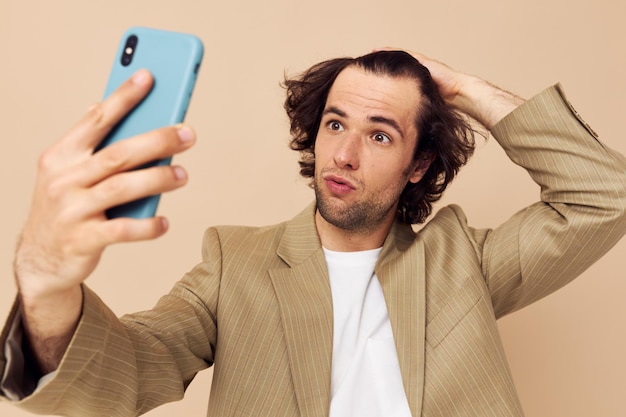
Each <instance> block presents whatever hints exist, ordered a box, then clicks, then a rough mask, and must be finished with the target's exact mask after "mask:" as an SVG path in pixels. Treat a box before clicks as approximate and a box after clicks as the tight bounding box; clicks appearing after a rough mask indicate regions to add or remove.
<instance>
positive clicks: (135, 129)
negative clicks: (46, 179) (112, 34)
mask: <svg viewBox="0 0 626 417" xmlns="http://www.w3.org/2000/svg"><path fill="white" fill-rule="evenodd" d="M202 55H203V45H202V42H201V41H200V39H198V38H197V37H196V36H194V35H190V34H185V33H178V32H169V31H164V30H158V29H150V28H143V27H133V28H130V29H128V30H127V31H126V32H125V33H124V35H123V37H122V40H121V42H120V44H119V46H118V49H117V53H116V55H115V61H114V63H113V68H112V70H111V74H110V76H109V80H108V82H107V86H106V89H105V93H104V97H105V98H106V97H108V96H109V95H110V94H111V93H112V92H113V91H115V90H116V89H117V88H118V87H119V86H120V85H121V84H122V83H123V82H124V81H125V80H126V79H128V78H129V77H131V75H132V74H133V73H135V72H136V71H137V70H138V69H140V68H145V69H147V70H148V71H150V72H151V73H152V76H153V77H154V84H153V87H152V90H151V91H150V93H149V94H148V96H147V97H146V98H145V99H144V100H143V101H142V102H141V103H140V104H139V105H138V106H137V107H136V108H134V109H133V110H132V111H131V112H130V113H129V114H128V115H127V116H126V117H125V118H124V119H123V120H122V121H121V122H120V123H118V124H117V125H116V126H115V128H114V129H113V130H112V131H111V132H110V133H109V135H107V137H106V138H105V139H104V140H103V141H102V142H101V143H100V145H99V146H98V147H97V148H96V150H95V152H98V151H99V150H100V149H102V148H104V147H105V146H108V145H110V144H112V143H115V142H117V141H119V140H122V139H125V138H128V137H131V136H135V135H138V134H140V133H143V132H147V131H150V130H154V129H157V128H160V127H163V126H168V125H174V124H177V123H180V122H182V121H183V120H184V117H185V113H186V112H187V107H188V105H189V99H190V98H191V93H192V91H193V88H194V86H195V81H196V77H197V74H198V70H199V68H200V63H201V61H202ZM170 162H171V158H165V159H160V160H157V161H154V162H151V163H149V164H146V165H143V166H141V167H139V168H138V169H141V168H147V167H150V166H156V165H168V164H170ZM159 198H160V195H153V196H149V197H145V198H142V199H139V200H135V201H131V202H128V203H125V204H122V205H119V206H116V207H112V208H110V209H108V210H107V211H106V214H107V217H109V218H116V217H132V218H145V217H152V216H154V215H155V213H156V209H157V205H158V202H159Z"/></svg>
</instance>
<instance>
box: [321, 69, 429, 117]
mask: <svg viewBox="0 0 626 417" xmlns="http://www.w3.org/2000/svg"><path fill="white" fill-rule="evenodd" d="M420 100H421V94H420V92H419V86H418V83H417V81H416V80H413V79H410V78H407V77H392V76H389V75H383V74H374V73H371V72H367V71H365V70H363V69H362V68H359V67H356V66H349V67H347V68H346V69H344V70H343V71H341V72H340V73H339V75H338V76H337V78H336V79H335V82H334V83H333V85H332V87H331V89H330V91H329V93H328V99H327V102H326V106H327V107H328V106H344V107H346V108H343V109H342V110H344V111H348V110H352V112H356V113H366V114H367V115H369V116H371V115H372V113H382V114H381V115H382V116H385V117H390V116H394V119H399V120H398V121H403V122H410V123H412V124H413V123H414V122H415V120H416V118H417V112H418V110H419V105H420ZM355 116H357V114H355Z"/></svg>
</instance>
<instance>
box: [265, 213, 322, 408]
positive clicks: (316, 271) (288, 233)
mask: <svg viewBox="0 0 626 417" xmlns="http://www.w3.org/2000/svg"><path fill="white" fill-rule="evenodd" d="M314 211H315V206H314V205H312V206H310V207H309V208H308V209H307V210H305V211H304V212H303V213H301V214H300V215H299V216H297V217H296V218H295V219H294V220H292V221H291V222H289V223H287V226H286V230H285V233H284V235H283V237H282V240H281V243H280V244H279V248H278V250H277V254H278V256H280V257H281V259H282V260H283V261H284V262H285V263H286V264H287V267H284V268H275V269H271V270H270V271H269V273H270V277H271V279H272V284H273V286H274V290H275V291H276V296H277V298H278V302H279V305H280V311H281V318H282V322H283V327H284V331H285V338H286V341H287V351H288V355H289V362H290V366H291V374H292V378H293V384H294V389H295V394H296V399H297V401H298V406H299V408H300V413H301V415H302V416H304V417H314V416H315V417H317V416H327V415H328V411H329V407H330V378H331V357H332V337H333V312H332V296H331V291H330V284H329V281H328V269H327V267H326V260H325V258H324V253H323V251H322V248H321V245H320V242H319V237H318V235H317V231H316V229H315V222H314V217H313V213H314Z"/></svg>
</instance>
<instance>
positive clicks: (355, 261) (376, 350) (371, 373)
mask: <svg viewBox="0 0 626 417" xmlns="http://www.w3.org/2000/svg"><path fill="white" fill-rule="evenodd" d="M380 251H381V249H373V250H367V251H361V252H335V251H330V250H327V249H326V248H324V254H325V256H326V263H327V264H328V274H329V277H330V287H331V291H332V297H333V315H334V330H333V357H332V376H331V377H332V379H331V400H330V417H346V416H359V417H374V416H384V417H410V416H411V412H410V410H409V404H408V402H407V399H406V395H405V393H404V389H403V386H402V375H401V373H400V365H399V363H398V355H397V352H396V346H395V343H394V339H393V334H392V331H391V323H390V322H389V313H388V312H387V305H386V303H385V298H384V296H383V290H382V288H381V286H380V283H379V282H378V277H377V276H376V274H375V273H374V266H375V265H376V260H377V259H378V255H379V254H380Z"/></svg>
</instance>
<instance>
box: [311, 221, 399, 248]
mask: <svg viewBox="0 0 626 417" xmlns="http://www.w3.org/2000/svg"><path fill="white" fill-rule="evenodd" d="M393 221H394V217H390V218H388V219H386V220H385V221H384V222H383V223H381V224H379V225H377V226H376V227H375V228H372V229H367V230H345V229H342V228H339V227H337V226H335V225H333V224H331V223H329V222H327V221H326V220H325V219H324V218H323V217H322V215H321V214H320V212H319V211H316V212H315V227H316V229H317V233H318V235H319V237H320V240H321V242H322V246H324V247H325V248H326V249H330V250H333V251H337V252H357V251H363V250H369V249H377V248H380V247H381V246H383V243H384V242H385V239H386V238H387V235H388V234H389V230H391V226H392V225H393Z"/></svg>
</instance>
